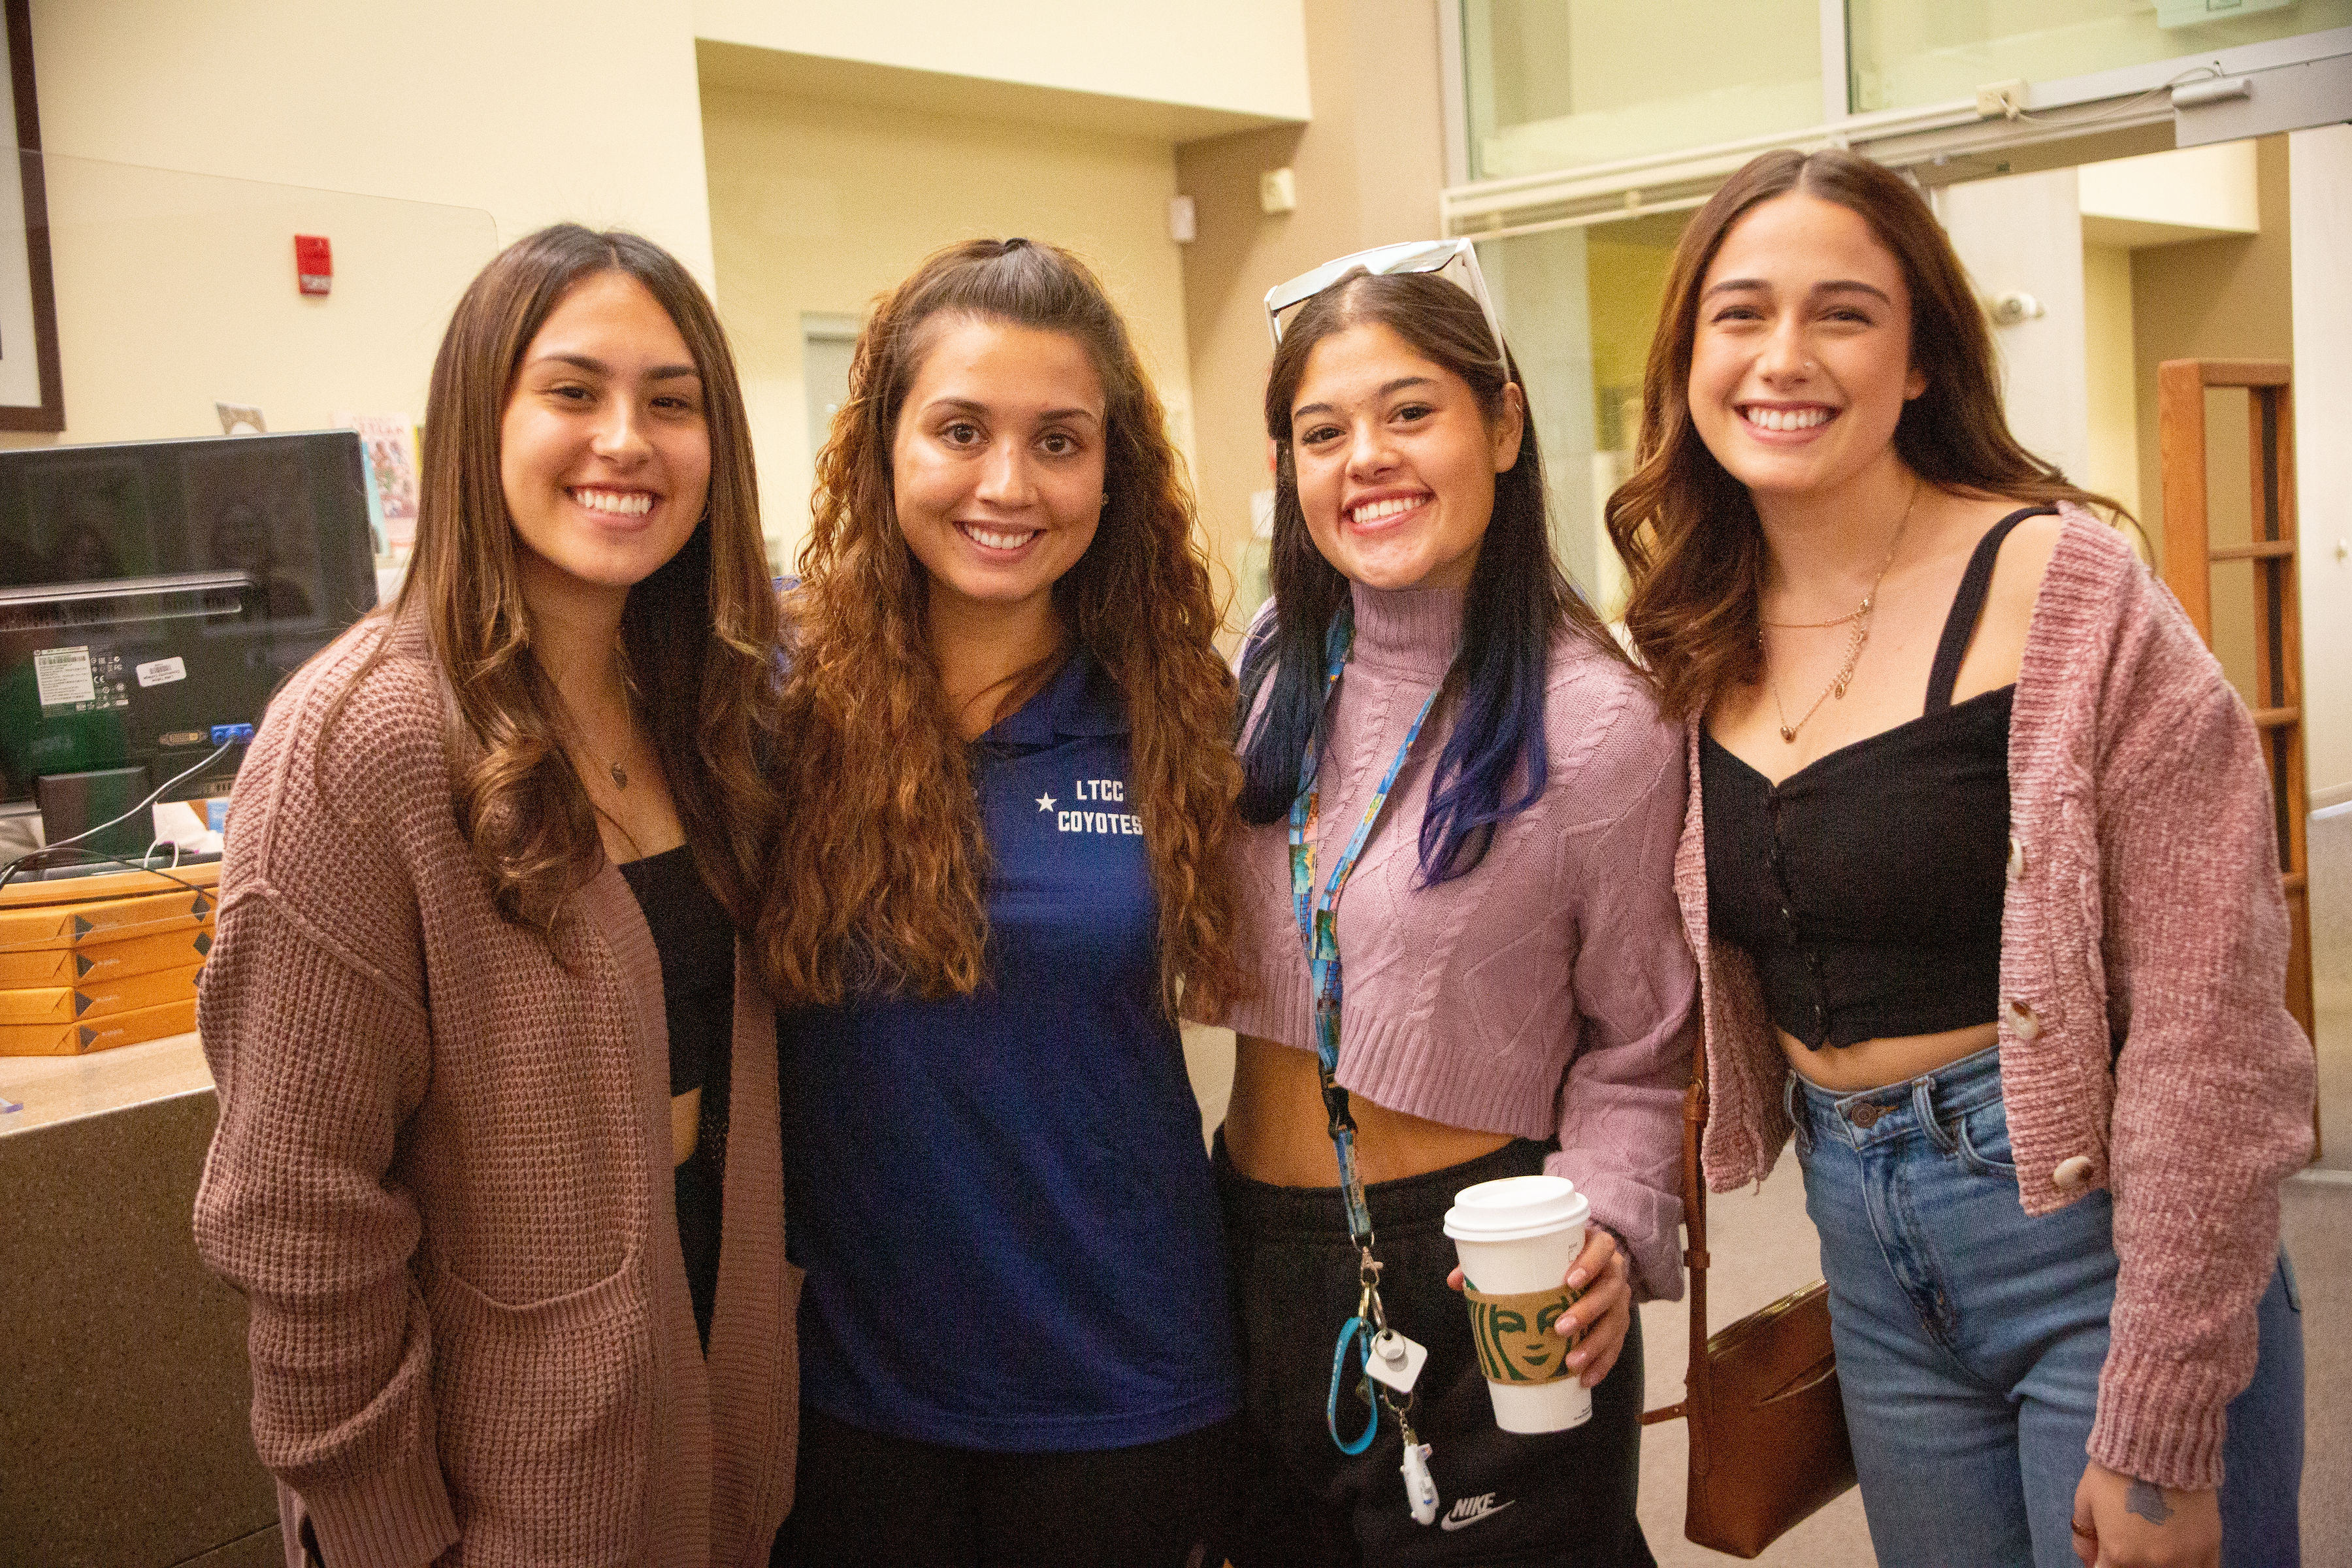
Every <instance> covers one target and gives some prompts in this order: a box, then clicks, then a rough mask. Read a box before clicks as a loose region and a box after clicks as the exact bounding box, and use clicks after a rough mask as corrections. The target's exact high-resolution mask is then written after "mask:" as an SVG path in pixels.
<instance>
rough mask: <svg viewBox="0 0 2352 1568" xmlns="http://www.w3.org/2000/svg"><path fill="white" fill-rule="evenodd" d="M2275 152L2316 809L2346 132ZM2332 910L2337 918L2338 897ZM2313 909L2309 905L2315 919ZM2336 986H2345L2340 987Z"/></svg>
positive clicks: (2349, 627)
mask: <svg viewBox="0 0 2352 1568" xmlns="http://www.w3.org/2000/svg"><path fill="white" fill-rule="evenodd" d="M2287 142H2288V155H2287V156H2288V182H2289V187H2290V206H2291V209H2292V214H2293V216H2292V219H2291V223H2292V233H2291V235H2290V242H2291V247H2292V251H2293V255H2294V349H2295V355H2294V380H2295V384H2294V409H2295V452H2294V458H2295V477H2296V479H2297V481H2298V483H2297V486H2296V499H2297V505H2296V517H2295V522H2296V527H2297V530H2298V531H2299V532H2300V533H2301V535H2302V539H2303V552H2302V558H2301V560H2300V561H2299V562H2298V563H2297V564H2298V565H2299V567H2300V568H2301V576H2302V578H2303V668H2304V713H2305V760H2306V763H2307V765H2308V767H2309V771H2310V778H2311V804H2312V805H2314V806H2315V807H2316V806H2322V805H2342V804H2344V803H2346V802H2347V801H2352V441H2347V440H2346V438H2345V434H2346V424H2347V420H2346V410H2347V409H2352V125H2328V126H2323V127H2321V128H2320V129H2318V130H2315V131H2297V132H2294V133H2293V134H2292V135H2290V136H2289V137H2288V138H2287ZM2335 900H2336V908H2337V909H2339V910H2341V909H2343V908H2345V906H2346V890H2345V889H2337V891H2336V894H2335ZM2321 902H2322V900H2321V896H2320V895H2318V894H2316V893H2315V896H2314V899H2313V905H2314V908H2315V910H2317V909H2318V908H2319V907H2320V905H2321ZM2322 967H2323V969H2324V968H2325V964H2324V963H2323V964H2322ZM2326 978H2327V976H2326V975H2325V974H2324V973H2323V975H2322V979H2323V980H2325V979H2326ZM2336 979H2337V982H2338V984H2343V985H2347V986H2352V975H2338V976H2336ZM2338 1135H2339V1136H2340V1135H2341V1134H2340V1132H2339V1134H2338Z"/></svg>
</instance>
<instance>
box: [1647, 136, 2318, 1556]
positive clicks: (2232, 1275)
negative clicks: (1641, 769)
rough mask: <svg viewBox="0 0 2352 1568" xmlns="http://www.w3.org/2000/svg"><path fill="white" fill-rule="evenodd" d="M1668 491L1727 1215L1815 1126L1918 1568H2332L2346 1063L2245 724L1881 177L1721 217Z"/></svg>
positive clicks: (1722, 204) (1845, 1367)
mask: <svg viewBox="0 0 2352 1568" xmlns="http://www.w3.org/2000/svg"><path fill="white" fill-rule="evenodd" d="M1640 453H1641V459H1642V462H1641V467H1640V468H1639V469H1638V470H1637V472H1636V473H1635V474H1634V476H1633V479H1631V480H1630V481H1629V482H1628V483H1627V484H1626V485H1624V486H1623V487H1622V489H1620V490H1619V491H1618V492H1617V494H1616V495H1615V496H1614V497H1613V498H1612V500H1611V501H1610V504H1609V509H1608V517H1609V526H1610V531H1611V534H1612V537H1613V538H1614V539H1615V541H1616V542H1617V546H1618V548H1619V549H1620V551H1622V552H1623V554H1624V556H1625V558H1626V561H1627V563H1628V565H1629V566H1630V567H1631V569H1632V572H1633V599H1632V602H1631V604H1630V605H1628V607H1627V610H1626V625H1627V626H1628V627H1629V629H1630V630H1631V632H1632V634H1633V640H1634V643H1635V645H1636V646H1637V647H1639V648H1640V650H1641V651H1642V653H1643V656H1644V657H1645V658H1647V660H1648V661H1649V663H1650V665H1651V668H1652V669H1653V670H1654V673H1655V675H1656V677H1657V679H1658V681H1659V683H1660V686H1661V688H1662V689H1663V690H1664V694H1665V700H1666V704H1667V707H1668V709H1669V710H1670V711H1672V712H1675V713H1676V714H1678V715H1682V716H1684V717H1685V718H1686V719H1687V721H1688V725H1689V768H1690V785H1691V796H1692V799H1691V810H1690V816H1689V821H1688V824H1687V826H1686V827H1685V833H1684V837H1683V843H1682V848H1681V854H1680V858H1679V860H1678V862H1677V867H1676V882H1677V885H1678V887H1679V889H1680V891H1681V896H1682V905H1683V918H1684V922H1685V929H1686V930H1687V931H1688V934H1689V936H1690V940H1691V942H1692V945H1693V947H1694V949H1695V950H1696V952H1697V953H1698V955H1699V961H1700V971H1701V975H1702V978H1703V981H1704V984H1705V991H1706V1049H1707V1058H1708V1064H1709V1069H1710V1078H1711V1083H1712V1095H1713V1106H1714V1119H1713V1121H1711V1123H1710V1124H1709V1126H1708V1128H1707V1133H1706V1172H1707V1179H1708V1181H1709V1183H1710V1184H1712V1185H1713V1186H1715V1187H1717V1189H1721V1190H1728V1189H1731V1188H1734V1187H1738V1186H1742V1185H1745V1184H1748V1183H1750V1182H1755V1181H1759V1180H1761V1179H1762V1178H1763V1176H1764V1175H1765V1174H1766V1173H1767V1172H1769V1169H1770V1168H1771V1165H1772V1163H1773V1161H1774V1160H1775V1159H1776V1158H1777V1156H1778V1153H1779V1151H1780V1145H1781V1143H1782V1142H1784V1141H1786V1140H1787V1139H1788V1138H1789V1137H1790V1134H1791V1132H1792V1131H1793V1133H1794V1135H1795V1138H1796V1142H1797V1153H1798V1159H1799V1162H1800V1163H1801V1166H1802V1169H1803V1172H1804V1178H1805V1193H1806V1205H1807V1208H1808V1210H1809V1212H1810V1213H1811V1215H1812V1218H1813V1222H1814V1225H1815V1226H1816V1227H1817V1228H1818V1230H1819V1231H1820V1233H1821V1240H1822V1269H1823V1272H1824V1273H1825V1275H1826V1276H1827V1278H1828V1280H1829V1284H1830V1305H1831V1317H1832V1325H1833V1330H1834V1336H1835V1342H1836V1346H1837V1356H1838V1375H1839V1382H1840V1384H1841V1386H1842V1388H1843V1394H1844V1400H1845V1407H1846V1415H1847V1422H1848V1426H1849V1427H1850V1428H1851V1430H1852V1433H1853V1447H1854V1459H1855V1464H1856V1467H1857V1468H1858V1470H1859V1471H1860V1474H1861V1479H1862V1492H1863V1503H1864V1509H1865V1510H1866V1512H1867V1513H1868V1516H1869V1520H1870V1531H1871V1538H1872V1541H1873V1543H1874V1546H1875V1547H1876V1550H1877V1553H1878V1559H1879V1561H1880V1562H1881V1563H1887V1564H1890V1565H1895V1564H1942V1563H1958V1562H1967V1563H2003V1564H2009V1563H2033V1564H2038V1565H2039V1568H2059V1565H2061V1564H2065V1563H2072V1562H2074V1561H2076V1560H2079V1561H2081V1562H2082V1563H2093V1562H2096V1563H2105V1564H2126V1563H2133V1564H2137V1563H2157V1564H2166V1565H2173V1564H2202V1563H2215V1562H2217V1561H2227V1562H2229V1563H2242V1564H2253V1563H2263V1564H2272V1565H2274V1564H2278V1563H2293V1562H2294V1561H2295V1560H2296V1555H2295V1554H2296V1551H2297V1545H2296V1531H2295V1493H2296V1487H2297V1481H2298V1477H2299V1472H2300V1469H2301V1463H2302V1361H2301V1356H2302V1351H2301V1345H2302V1338H2301V1329H2300V1326H2299V1324H2298V1322H2297V1319H2296V1313H2295V1311H2294V1307H2293V1282H2292V1276H2291V1275H2290V1274H2289V1273H2288V1271H2287V1266H2286V1260H2285V1258H2284V1255H2283V1254H2282V1253H2281V1252H2280V1250H2279V1247H2278V1184H2279V1182H2280V1180H2281V1179H2282V1178H2283V1177H2284V1175H2286V1173H2289V1172H2290V1171H2292V1170H2293V1169H2294V1167H2295V1166H2296V1165H2298V1164H2300V1163H2302V1162H2303V1160H2304V1159H2305V1157H2306V1155H2307V1154H2308V1153H2309V1151H2310V1128H2311V1103H2312V1094H2313V1079H2312V1055H2311V1047H2310V1043H2309V1042H2308V1041H2306V1040H2305V1039H2304V1038H2303V1037H2302V1035H2301V1033H2300V1032H2299V1031H2298V1030H2297V1029H2296V1027H2295V1026H2294V1021H2293V1020H2292V1019H2291V1018H2290V1017H2289V1016H2288V1015H2287V1013H2286V1010H2285V1007H2284V1001H2283V997H2284V978H2285V976H2284V966H2285V957H2286V916H2285V910H2284V904H2283V902H2282V900H2281V898H2280V892H2279V880H2278V857H2277V853H2276V848H2275V845H2274V843H2273V830H2272V826H2271V804H2270V792H2269V787H2268V784H2267V783H2266V782H2265V779H2264V776H2263V760H2262V753H2261V752H2260V750H2259V749H2258V747H2257V745H2256V742H2255V737H2254V732H2253V729H2252V725H2251V724H2250V723H2249V721H2248V720H2247V716H2246V713H2245V710H2244V708H2243V706H2242V704H2241V703H2240V702H2239V700H2237V698H2236V696H2235V695H2234V694H2233V693H2232V692H2231V689H2230V688H2229V686H2228V684H2227V682H2226V681H2225V680H2224V679H2223V678H2222V675H2221V669H2220V667H2219V666H2218V665H2216V664H2215V662H2214V660H2213V658H2212V657H2211V656H2210V654H2209V653H2207V652H2206V650H2205V648H2204V647H2203V645H2202V644H2201V643H2200V641H2199V640H2198V637H2197V635H2196V633H2195V631H2194V630H2193V629H2192V628H2191V627H2190V626H2189V623H2188V621H2187V619H2186V617H2184V616H2182V615H2181V613H2180V610H2179V605H2177V604H2175V603H2174V602H2173V600H2172V599H2171V598H2170V596H2169V595H2167V594H2166V593H2165V592H2164V591H2163V589H2162V587H2161V586H2160V585H2159V584H2157V583H2156V582H2155V581H2154V580H2153V579H2152V578H2151V577H2150V576H2149V575H2148V574H2147V571H2146V570H2145V569H2144V568H2143V567H2142V566H2141V565H2140V564H2139V563H2138V562H2137V560H2136V559H2135V558H2134V557H2133V555H2132V552H2131V551H2130V549H2129V548H2128V547H2127V546H2126V543H2125V542H2124V541H2123V539H2122V538H2121V536H2120V535H2118V534H2117V533H2116V531H2115V530H2114V529H2113V528H2111V527H2109V526H2107V525H2106V524H2105V523H2104V522H2102V521H2097V520H2095V518H2094V517H2093V516H2092V515H2091V514H2090V512H2089V510H2088V509H2089V508H2092V507H2095V506H2098V507H2106V506H2108V505H2109V504H2110V503H2107V502H2105V501H2104V500H2102V499H2101V498H2099V497H2097V496H2094V495H2091V494H2089V493H2087V492H2085V491H2084V490H2083V489H2080V488H2078V487H2077V486H2075V485H2074V484H2071V483H2069V482H2068V481H2067V479H2065V477H2064V476H2063V474H2061V473H2059V472H2058V470H2057V469H2055V468H2052V467H2051V466H2050V465H2049V464H2047V463H2045V462H2042V460H2040V459H2039V458H2034V457H2032V456H2031V455H2030V454H2029V453H2027V452H2026V451H2025V450H2024V449H2023V448H2022V447H2020V446H2019V445H2018V443H2017V441H2016V440H2015V439H2014V438H2013V437H2011V434H2010V432H2009V430H2008V428H2007V426H2006V425H2005V423H2004V422H2003V419H2002V416H2001V409H2000V394H1999V390H1998V384H1997V382H1996V379H1995V374H1994V368H1993V354H1992V347H1991V343H1990V340H1989V336H1988V333H1987V331H1986V328H1985V324H1984V321H1983V319H1982V317H1981V315H1980V313H1979V310H1978V307H1977V304H1976V301H1975V299H1974V298H1973V295H1972V293H1971V290H1970V289H1969V284H1968V280H1967V279H1966V277H1965V275H1964V274H1963V273H1962V271H1961V268H1960V266H1959V263H1958V260H1957V259H1956V258H1955V257H1954V256H1953V254H1952V249H1951V246H1950V244H1949V242H1948V240H1947V239H1946V238H1945V237H1944V235H1943V232H1942V230H1941V229H1940V228H1939V227H1938V226H1937V223H1936V220H1935V217H1934V215H1933V214H1932V213H1931V212H1930V211H1929V210H1928V207H1927V204H1926V202H1925V201H1923V200H1922V199H1921V197H1920V196H1919V195H1918V194H1917V192H1916V191H1915V190H1913V189H1912V188H1911V187H1910V186H1909V185H1908V184H1906V183H1905V182H1904V181H1903V179H1902V178H1901V177H1900V176H1898V175H1896V174H1894V173H1892V172H1891V171H1889V170H1886V169H1885V168H1882V167H1880V166H1878V165H1876V164H1874V163H1870V162H1869V161H1868V160H1866V159H1864V158H1862V157H1859V156H1857V155H1855V154H1853V153H1842V152H1830V153H1814V154H1811V156H1806V155H1803V154H1800V153H1768V154H1766V155H1764V156H1762V157H1760V158H1758V159H1756V160H1755V161H1754V162H1752V163H1749V164H1748V166H1747V167H1746V168H1744V169H1742V170H1741V171H1740V172H1739V173H1738V174H1735V175H1734V176H1733V177H1732V178H1731V179H1730V181H1728V182H1727V184H1725V185H1724V187H1723V188H1722V189H1721V190H1720V191H1718V192H1717V194H1716V195H1715V196H1714V197H1713V198H1712V199H1711V200H1710V201H1709V202H1708V203H1707V204H1706V206H1704V207H1703V208H1701V209H1700V211H1699V212H1698V214H1697V215H1696V216H1695V217H1694V218H1693V219H1692V221H1691V223H1690V226H1688V227H1687V228H1686V229H1685V232H1684V234H1683V237H1682V240H1681V243H1680V246H1679V248H1678V249H1677V251H1676V254H1675V262H1674V266H1673V268H1672V270H1671V272H1670V274H1669V279H1668V285H1667V291H1666V300H1665V304H1664V312H1663V314H1662V315H1661V317H1660V322H1659V329H1658V336H1657V338H1656V341H1655V342H1654V344H1653V346H1652V349H1651V353H1650V361H1649V369H1648V374H1647V379H1646V383H1645V387H1644V393H1643V423H1642V436H1641V446H1640ZM1923 694H1924V695H1923ZM2225 1461H2226V1462H2225ZM2217 1486H2218V1488H2219V1490H2218V1492H2217V1490H2216V1488H2217Z"/></svg>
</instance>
